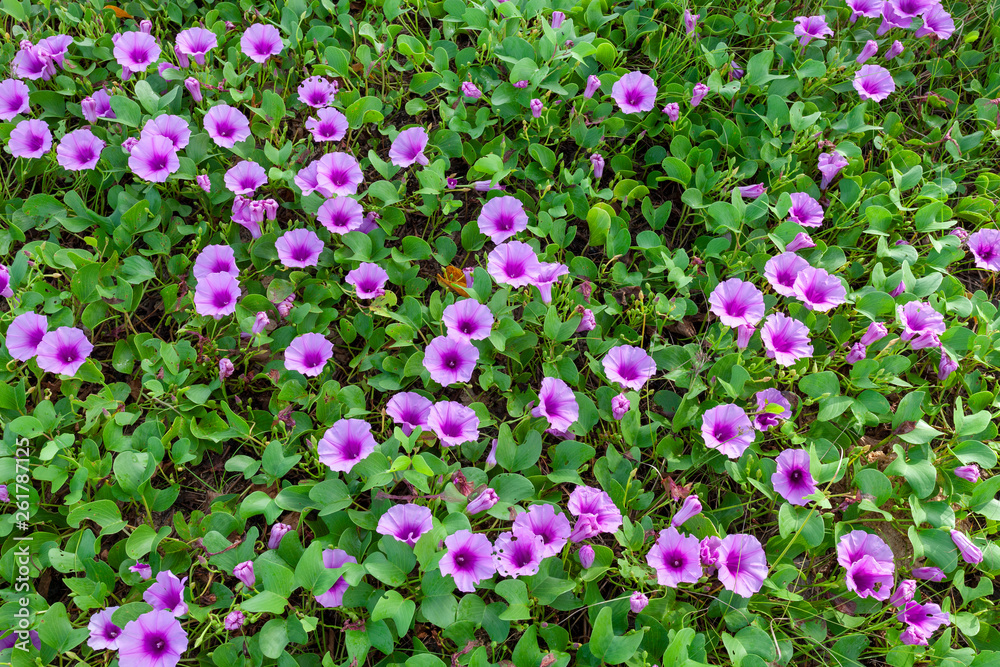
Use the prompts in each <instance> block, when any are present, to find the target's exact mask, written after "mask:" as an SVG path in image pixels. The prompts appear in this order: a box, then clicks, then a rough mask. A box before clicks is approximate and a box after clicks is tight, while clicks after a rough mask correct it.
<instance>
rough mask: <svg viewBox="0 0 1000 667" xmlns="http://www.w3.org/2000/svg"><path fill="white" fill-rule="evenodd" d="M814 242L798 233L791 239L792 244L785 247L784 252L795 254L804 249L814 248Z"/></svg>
mask: <svg viewBox="0 0 1000 667" xmlns="http://www.w3.org/2000/svg"><path fill="white" fill-rule="evenodd" d="M815 247H816V242H815V241H813V240H812V237H811V236H809V235H808V234H807V233H805V232H799V233H798V234H796V235H795V238H794V239H792V242H791V243H789V244H788V245H786V246H785V251H786V252H795V251H797V250H805V249H806V248H815Z"/></svg>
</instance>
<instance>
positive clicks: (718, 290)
mask: <svg viewBox="0 0 1000 667" xmlns="http://www.w3.org/2000/svg"><path fill="white" fill-rule="evenodd" d="M708 303H709V310H711V311H712V312H713V313H714V314H715V315H717V316H718V318H719V320H720V321H721V322H722V323H723V324H724V325H726V326H729V327H738V326H742V325H750V326H753V325H756V324H757V323H758V322H760V320H761V318H762V317H764V295H763V294H762V293H761V291H760V290H759V289H757V288H756V287H754V285H753V283H748V282H746V281H744V280H740V279H739V278H730V279H729V280H726V281H724V282H721V283H719V284H718V285H716V286H715V289H713V290H712V293H711V294H710V295H709V297H708Z"/></svg>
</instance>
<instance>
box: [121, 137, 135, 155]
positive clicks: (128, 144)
mask: <svg viewBox="0 0 1000 667" xmlns="http://www.w3.org/2000/svg"><path fill="white" fill-rule="evenodd" d="M138 143H139V140H138V139H136V138H135V137H126V138H125V141H123V142H122V150H123V151H125V152H126V153H128V154H129V155H131V154H132V149H133V148H135V145H136V144H138Z"/></svg>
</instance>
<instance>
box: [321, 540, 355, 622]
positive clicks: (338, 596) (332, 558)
mask: <svg viewBox="0 0 1000 667" xmlns="http://www.w3.org/2000/svg"><path fill="white" fill-rule="evenodd" d="M357 562H358V559H357V558H355V557H354V556H351V555H349V554H348V553H347V552H346V551H344V550H343V549H324V550H323V567H325V568H326V569H328V570H336V569H338V568H341V567H343V566H344V565H347V564H348V563H357ZM350 587H351V586H350V584H348V583H347V580H346V579H344V578H343V577H340V578H339V579H337V581H335V582H334V584H333V586H331V587H330V590H328V591H327V592H326V593H320V594H319V595H317V596H316V602H318V603H320V604H321V605H322V606H324V607H326V608H327V609H330V608H333V607H339V606H340V605H341V604H343V602H344V593H346V592H347V589H348V588H350Z"/></svg>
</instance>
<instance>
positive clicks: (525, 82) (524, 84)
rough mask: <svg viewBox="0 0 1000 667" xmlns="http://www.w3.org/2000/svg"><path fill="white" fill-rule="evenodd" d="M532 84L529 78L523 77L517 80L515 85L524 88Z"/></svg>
mask: <svg viewBox="0 0 1000 667" xmlns="http://www.w3.org/2000/svg"><path fill="white" fill-rule="evenodd" d="M530 85H531V82H530V81H528V80H527V79H521V80H520V81H515V82H514V87H515V88H522V89H523V88H527V87H528V86H530Z"/></svg>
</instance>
